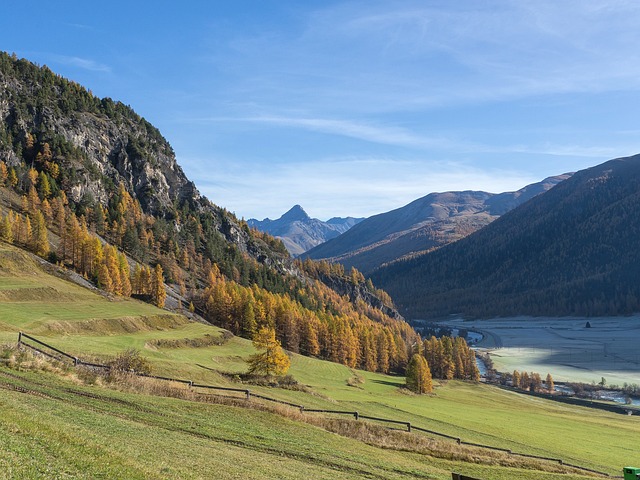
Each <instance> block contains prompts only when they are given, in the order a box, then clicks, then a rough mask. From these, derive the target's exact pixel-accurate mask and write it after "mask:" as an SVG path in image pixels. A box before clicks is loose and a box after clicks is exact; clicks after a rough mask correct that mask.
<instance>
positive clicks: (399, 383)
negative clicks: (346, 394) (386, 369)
mask: <svg viewBox="0 0 640 480" xmlns="http://www.w3.org/2000/svg"><path fill="white" fill-rule="evenodd" d="M371 383H380V384H382V385H389V386H390V387H396V388H402V387H404V382H390V381H389V380H372V381H371Z"/></svg>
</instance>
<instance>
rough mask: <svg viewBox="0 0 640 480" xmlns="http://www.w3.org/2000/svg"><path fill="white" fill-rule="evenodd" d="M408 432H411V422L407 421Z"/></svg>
mask: <svg viewBox="0 0 640 480" xmlns="http://www.w3.org/2000/svg"><path fill="white" fill-rule="evenodd" d="M407 432H409V433H411V422H407Z"/></svg>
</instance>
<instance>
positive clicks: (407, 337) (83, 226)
mask: <svg viewBox="0 0 640 480" xmlns="http://www.w3.org/2000/svg"><path fill="white" fill-rule="evenodd" d="M0 193H1V196H0V239H3V240H5V241H8V242H10V243H14V244H17V245H20V246H22V247H25V248H28V249H30V250H31V251H33V252H35V253H37V254H38V255H40V256H42V257H43V258H46V259H48V260H50V261H51V262H57V263H60V264H63V265H65V266H67V267H69V268H72V269H74V270H76V271H77V272H79V273H80V274H82V275H83V276H84V277H85V278H87V279H88V280H90V281H92V282H93V283H94V284H95V285H97V286H99V287H100V288H102V289H104V290H106V291H108V292H110V293H111V294H113V295H116V296H117V295H121V296H129V295H132V294H137V295H139V296H140V297H141V298H148V299H149V300H151V301H153V302H154V303H156V304H157V305H160V306H162V305H163V304H164V301H165V297H166V292H165V291H164V290H165V288H164V283H170V284H173V285H175V289H176V291H177V292H179V296H180V299H181V301H182V302H183V307H184V308H185V309H186V308H190V309H192V310H194V309H196V308H198V307H199V308H200V309H201V313H202V314H203V315H204V316H205V317H206V318H207V319H209V320H210V321H212V322H215V323H217V324H220V325H223V326H225V327H226V328H229V329H230V330H232V331H233V332H234V333H237V334H240V335H244V336H246V337H251V336H252V334H253V332H254V331H255V330H256V329H257V328H260V327H261V326H268V327H269V328H273V329H274V330H275V331H276V334H277V335H278V338H279V340H280V341H282V342H283V344H284V345H285V347H286V348H289V349H290V350H291V351H294V352H297V351H300V352H303V353H306V354H309V355H315V356H319V357H322V358H330V359H332V360H336V361H340V362H342V363H345V364H347V365H351V366H363V367H365V368H367V369H370V370H379V371H390V370H391V369H395V370H402V369H403V368H404V365H405V363H406V357H407V354H408V351H409V346H410V345H412V344H413V343H415V339H416V337H417V336H416V334H415V332H413V330H412V329H411V328H410V327H409V326H408V324H406V323H405V322H404V321H403V320H401V319H392V318H391V317H389V316H388V315H387V314H386V313H383V312H382V311H381V310H379V309H378V308H376V307H373V306H372V305H369V304H367V303H366V302H362V301H361V302H350V301H348V300H346V299H345V298H343V297H342V296H341V295H339V294H338V293H336V292H335V291H333V290H331V289H330V288H329V287H328V286H327V285H326V284H324V283H322V282H321V281H319V280H318V279H314V278H312V277H310V276H309V275H307V274H305V273H304V271H303V270H301V269H300V268H299V267H298V266H297V265H296V264H294V263H293V261H292V259H291V258H290V257H289V255H288V253H287V252H286V250H285V248H284V245H283V244H282V242H280V241H279V240H276V239H274V238H273V237H271V236H270V235H267V234H262V233H260V232H257V231H256V230H252V229H250V228H249V226H248V225H247V224H246V223H245V222H243V221H240V220H238V219H237V218H236V217H235V216H234V215H232V214H230V213H229V212H227V211H226V210H225V209H223V208H220V207H217V206H215V205H214V204H212V203H211V202H210V201H209V200H207V199H206V198H203V197H201V196H200V194H199V193H198V191H197V189H196V188H195V185H194V184H193V183H192V182H191V181H189V180H188V179H187V178H186V176H185V175H184V173H183V172H182V169H181V168H180V167H179V165H178V164H177V162H176V159H175V155H174V152H173V149H172V148H171V146H170V145H169V143H168V142H167V141H166V140H165V139H164V138H163V137H162V135H161V134H160V132H159V131H158V130H157V129H156V128H155V127H153V126H152V125H151V124H150V123H149V122H147V121H146V120H144V119H143V118H141V117H140V116H138V115H137V114H136V113H135V112H134V111H133V110H132V109H131V108H130V107H128V106H125V105H123V104H122V103H119V102H114V101H112V100H111V99H108V98H105V99H99V98H97V97H95V96H94V95H92V94H91V92H90V91H88V90H86V89H85V88H83V87H81V86H80V85H78V84H76V83H74V82H71V81H69V80H66V79H64V78H62V77H60V76H58V75H56V74H54V73H53V72H51V70H49V69H48V68H46V67H39V66H36V65H34V64H32V63H30V62H28V61H26V60H23V59H18V58H17V57H16V56H15V55H14V56H10V55H8V54H4V53H0ZM125 254H126V255H125ZM333 281H334V282H337V283H341V282H350V281H351V280H350V279H349V278H347V277H346V276H344V275H343V276H337V277H335V276H334V278H333ZM396 316H397V314H396ZM397 318H400V317H399V316H397ZM343 342H349V347H348V348H346V347H344V345H343Z"/></svg>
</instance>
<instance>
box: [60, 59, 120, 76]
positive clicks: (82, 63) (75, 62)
mask: <svg viewBox="0 0 640 480" xmlns="http://www.w3.org/2000/svg"><path fill="white" fill-rule="evenodd" d="M51 58H52V60H54V61H55V62H57V63H61V64H63V65H69V66H72V67H77V68H81V69H82V70H89V71H91V72H105V73H111V67H109V66H108V65H105V64H103V63H100V62H96V61H95V60H91V59H88V58H81V57H74V56H68V55H52V56H51Z"/></svg>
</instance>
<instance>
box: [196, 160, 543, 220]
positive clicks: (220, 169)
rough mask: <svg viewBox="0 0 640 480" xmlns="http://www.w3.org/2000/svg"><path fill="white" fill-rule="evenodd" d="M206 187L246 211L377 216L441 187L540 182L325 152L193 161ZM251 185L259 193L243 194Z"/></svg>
mask: <svg viewBox="0 0 640 480" xmlns="http://www.w3.org/2000/svg"><path fill="white" fill-rule="evenodd" d="M185 165H186V167H187V169H188V170H189V171H191V172H192V173H193V174H194V175H196V176H197V177H198V178H199V179H200V181H199V188H200V189H201V191H202V193H203V194H204V195H206V196H207V197H208V198H209V199H211V200H212V201H213V202H215V203H218V204H220V205H225V206H226V207H227V208H229V209H230V210H232V211H235V213H236V214H237V215H239V216H246V215H247V213H248V214H249V215H251V216H254V217H257V218H260V219H262V218H264V217H270V218H277V217H278V216H280V215H281V214H282V213H284V212H285V211H287V210H288V209H289V208H291V207H292V206H293V205H295V204H299V203H301V204H303V207H305V209H306V210H307V211H308V212H309V214H310V215H312V216H315V217H318V218H321V219H325V220H326V219H328V218H330V217H333V216H349V215H351V216H370V215H374V214H377V213H382V212H385V211H388V210H391V209H393V208H398V207H401V206H403V205H405V204H407V203H409V202H411V201H413V200H415V199H416V198H419V197H422V196H424V195H427V194H428V193H431V192H436V191H440V192H442V191H449V190H485V191H492V192H503V191H509V190H516V189H518V188H521V187H523V186H525V185H527V184H529V183H533V182H535V181H538V180H539V179H537V178H535V177H534V176H532V175H530V174H528V173H526V172H522V171H519V170H517V169H492V170H482V169H480V168H477V167H474V166H472V165H469V164H464V163H458V162H444V161H442V162H438V161H428V162H427V161H422V160H397V159H392V158H371V157H368V158H365V157H362V158H358V157H345V158H325V159H322V160H316V161H308V162H304V163H295V164H293V163H277V164H271V165H268V166H267V165H260V164H251V165H247V164H244V163H241V162H229V161H226V160H222V159H220V160H217V161H216V160H212V159H209V160H204V159H186V161H185ZM247 190H252V191H253V192H254V193H253V195H246V194H245V193H243V192H246V191H247Z"/></svg>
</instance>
